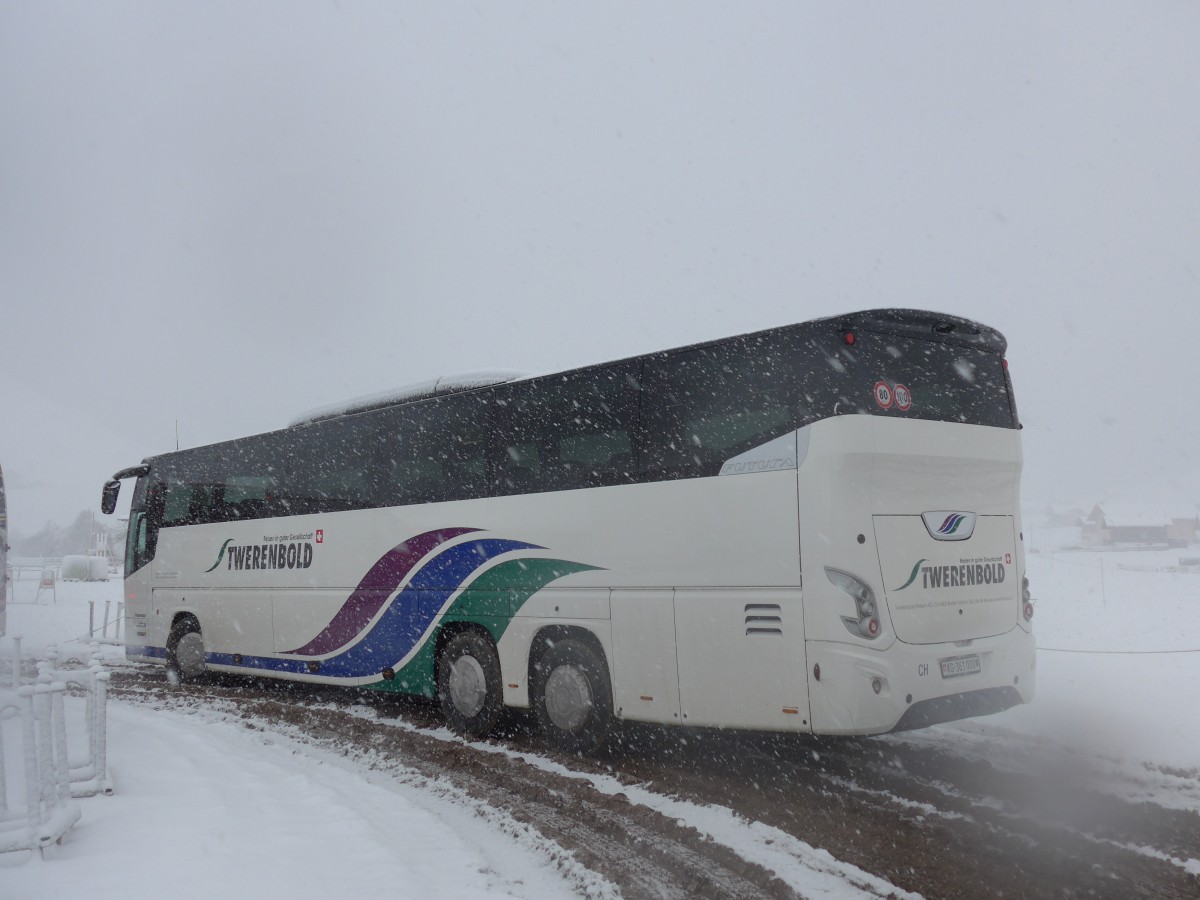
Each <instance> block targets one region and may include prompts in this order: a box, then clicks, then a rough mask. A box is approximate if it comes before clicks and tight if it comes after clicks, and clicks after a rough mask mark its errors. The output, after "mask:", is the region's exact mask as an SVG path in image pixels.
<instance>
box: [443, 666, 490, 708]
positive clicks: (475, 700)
mask: <svg viewBox="0 0 1200 900" xmlns="http://www.w3.org/2000/svg"><path fill="white" fill-rule="evenodd" d="M486 700H487V679H486V678H485V677H484V675H483V666H481V665H479V661H478V660H477V659H475V657H473V656H460V657H459V658H458V659H456V660H455V661H454V662H453V663H452V664H451V665H450V702H451V703H453V704H454V708H455V709H457V710H458V711H459V712H460V713H462V714H463V715H464V716H466V717H467V718H471V717H473V716H476V715H478V714H479V711H480V710H481V709H483V704H484V702H485V701H486Z"/></svg>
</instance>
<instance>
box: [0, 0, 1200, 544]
mask: <svg viewBox="0 0 1200 900" xmlns="http://www.w3.org/2000/svg"><path fill="white" fill-rule="evenodd" d="M1198 46H1200V5H1198V4H1196V3H1194V2H1190V0H1176V2H1167V0H1162V2H1136V3H1135V2H1129V3H1120V2H1086V3H1085V2H1079V3H1073V2H1052V3H1051V2H1030V3H1005V4H994V5H990V6H988V7H986V8H984V7H981V6H979V5H976V4H961V3H953V2H947V3H929V2H924V3H906V4H881V3H855V2H839V3H828V4H795V3H765V2H754V3H739V4H715V3H693V2H649V3H623V2H611V0H609V2H605V3H603V4H594V5H583V4H565V3H564V4H551V3H516V2H512V3H503V4H489V3H478V4H472V3H456V2H438V3H428V4H416V3H358V2H351V0H342V2H336V3H303V4H301V3H294V2H264V0H257V2H253V3H245V2H216V3H193V4H187V5H184V4H163V3H156V2H144V3H137V2H113V0H109V2H105V3H103V4H94V3H82V2H78V3H70V2H67V3H56V4H52V5H51V4H41V3H38V4H34V3H20V2H15V0H0V465H2V466H3V468H4V473H5V476H6V478H7V483H8V489H9V507H10V509H9V513H10V526H11V527H12V528H13V529H14V531H15V532H17V533H18V534H21V533H25V534H28V533H30V532H32V531H34V530H36V529H37V528H38V527H40V526H41V525H42V524H43V523H44V522H45V521H46V520H48V519H54V520H56V521H58V522H60V523H62V524H65V523H66V522H68V521H69V520H70V519H71V518H72V517H74V516H75V514H76V513H78V512H79V510H81V509H85V508H87V509H93V508H98V503H99V494H100V487H101V485H102V483H103V481H104V480H105V479H106V478H108V477H109V476H110V475H111V474H112V473H113V471H115V470H116V469H118V468H123V467H125V466H130V465H135V464H137V463H138V462H139V461H140V460H141V459H142V458H143V457H144V456H147V455H151V454H155V453H160V452H163V451H166V450H170V449H173V448H174V446H175V423H176V420H178V422H179V439H180V444H181V446H184V447H190V446H196V445H199V444H205V443H210V442H213V441H217V440H224V439H228V438H233V437H238V436H241V435H245V434H249V433H253V432H259V431H265V430H269V429H273V428H277V427H280V426H283V425H285V424H286V423H287V422H288V421H289V420H291V419H292V418H293V417H294V416H295V415H297V414H298V413H301V412H303V411H305V410H308V409H311V408H313V407H316V406H321V405H323V404H327V403H332V402H335V401H338V400H342V399H345V398H347V397H353V396H358V395H362V394H369V393H373V392H377V391H382V390H386V389H389V388H392V387H395V386H399V385H403V384H407V383H410V382H414V381H420V380H424V379H427V378H431V377H434V376H436V375H439V374H450V373H454V372H461V371H465V370H472V369H479V368H485V367H500V368H516V369H523V370H529V371H552V370H555V369H561V368H567V367H573V366H577V365H582V364H586V363H591V362H598V361H602V360H606V359H613V358H618V357H622V356H627V355H630V354H636V353H641V352H646V351H650V350H655V349H661V348H665V347H671V346H677V345H681V344H686V343H690V342H694V341H699V340H705V339H709V338H716V337H722V336H727V335H731V334H736V333H742V332H746V331H752V330H755V329H759V328H765V327H768V326H772V325H779V324H783V323H788V322H796V321H801V320H804V319H810V318H814V317H818V316H825V315H832V314H836V313H839V312H845V311H849V310H853V309H862V308H869V307H877V306H911V307H920V308H928V309H934V310H940V311H945V312H949V313H953V314H957V315H963V316H967V317H970V318H975V319H979V320H981V321H984V322H986V323H988V324H990V325H993V326H995V327H997V328H999V329H1000V330H1001V331H1002V332H1004V334H1005V335H1006V336H1007V337H1008V339H1009V343H1010V350H1009V354H1008V358H1009V360H1010V363H1011V367H1012V368H1011V371H1012V375H1013V380H1014V383H1015V386H1016V390H1017V399H1018V405H1019V408H1020V412H1021V416H1022V419H1023V421H1024V424H1025V432H1024V443H1025V454H1026V469H1025V480H1024V488H1023V494H1024V501H1025V505H1026V506H1027V507H1029V506H1037V505H1039V504H1046V503H1050V502H1064V503H1067V502H1069V503H1077V504H1080V505H1086V504H1090V503H1093V502H1096V501H1098V500H1101V499H1104V498H1106V497H1120V498H1122V499H1142V498H1156V499H1160V500H1162V501H1164V502H1168V501H1169V502H1181V501H1182V502H1186V504H1187V505H1191V504H1194V503H1195V502H1196V501H1198V500H1200V475H1198V474H1197V472H1196V471H1195V461H1196V458H1197V451H1196V447H1197V436H1198V434H1200V427H1198V425H1197V421H1196V419H1197V414H1198V413H1200V401H1198V398H1197V395H1198V394H1200V373H1198V372H1197V365H1196V362H1197V359H1198V358H1200V354H1198V352H1197V349H1196V345H1195V339H1196V335H1197V334H1198V333H1200V258H1198V256H1200V250H1198V248H1200V166H1198V162H1200V116H1197V111H1198V110H1200V54H1198V53H1197V52H1196V48H1197V47H1198Z"/></svg>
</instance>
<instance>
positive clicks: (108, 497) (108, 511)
mask: <svg viewBox="0 0 1200 900" xmlns="http://www.w3.org/2000/svg"><path fill="white" fill-rule="evenodd" d="M119 493H121V482H119V481H109V482H106V483H105V485H104V493H103V494H102V495H101V497H100V511H101V512H102V513H104V514H105V515H106V516H111V515H112V514H113V511H114V510H116V508H117V494H119Z"/></svg>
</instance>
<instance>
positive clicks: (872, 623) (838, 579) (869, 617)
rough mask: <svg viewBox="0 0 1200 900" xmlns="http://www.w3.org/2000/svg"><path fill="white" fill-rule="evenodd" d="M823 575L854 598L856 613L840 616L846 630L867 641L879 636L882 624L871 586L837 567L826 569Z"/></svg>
mask: <svg viewBox="0 0 1200 900" xmlns="http://www.w3.org/2000/svg"><path fill="white" fill-rule="evenodd" d="M825 575H826V576H827V577H828V578H829V580H830V581H831V582H832V583H833V584H834V585H835V586H836V587H838V588H840V589H841V590H842V591H844V592H845V593H847V594H849V595H850V596H851V598H853V600H854V609H855V612H856V613H858V615H857V616H842V622H843V623H845V625H846V630H847V631H849V632H850V633H851V634H853V635H857V636H858V637H862V638H866V639H867V640H869V641H873V640H874V639H875V638H877V637H879V635H880V633H881V632H882V631H883V626H882V625H881V624H880V622H879V607H878V605H877V604H876V603H875V593H874V592H873V591H872V590H871V588H870V587H869V586H867V584H866V583H865V582H863V581H861V580H859V579H858V578H855V577H854V576H853V575H847V574H846V573H845V572H839V571H838V570H837V569H826V570H825Z"/></svg>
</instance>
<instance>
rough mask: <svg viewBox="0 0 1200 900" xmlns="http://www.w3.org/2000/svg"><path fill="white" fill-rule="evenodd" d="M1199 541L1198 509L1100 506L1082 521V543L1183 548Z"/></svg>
mask: <svg viewBox="0 0 1200 900" xmlns="http://www.w3.org/2000/svg"><path fill="white" fill-rule="evenodd" d="M1198 539H1200V509H1197V508H1196V507H1195V506H1191V507H1189V506H1185V505H1179V506H1177V507H1176V508H1164V507H1162V506H1155V505H1153V504H1135V503H1113V502H1110V503H1100V504H1097V505H1096V506H1095V507H1094V508H1093V509H1092V511H1091V513H1089V514H1088V516H1087V517H1086V518H1085V519H1084V521H1083V540H1084V543H1087V544H1091V545H1093V546H1103V547H1109V546H1112V545H1114V544H1141V545H1143V546H1160V547H1161V546H1168V547H1186V546H1188V545H1189V544H1194V543H1196V542H1197V540H1198Z"/></svg>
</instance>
